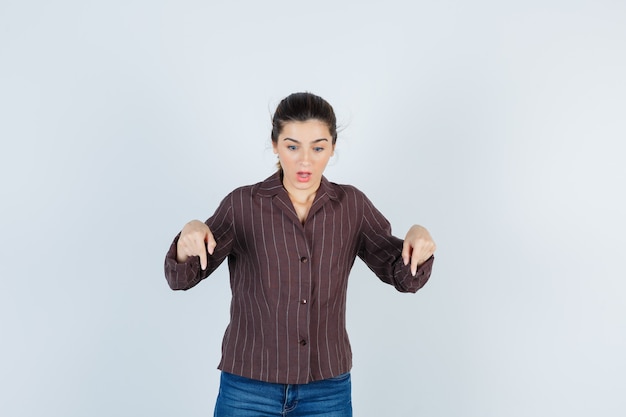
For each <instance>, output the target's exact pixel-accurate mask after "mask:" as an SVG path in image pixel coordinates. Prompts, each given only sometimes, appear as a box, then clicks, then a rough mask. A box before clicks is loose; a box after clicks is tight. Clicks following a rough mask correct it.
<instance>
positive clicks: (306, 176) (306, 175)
mask: <svg viewBox="0 0 626 417" xmlns="http://www.w3.org/2000/svg"><path fill="white" fill-rule="evenodd" d="M296 175H297V177H298V181H300V182H308V181H309V180H310V179H311V173H310V172H306V171H298V172H297V174H296Z"/></svg>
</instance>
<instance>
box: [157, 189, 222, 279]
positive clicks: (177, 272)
mask: <svg viewBox="0 0 626 417" xmlns="http://www.w3.org/2000/svg"><path fill="white" fill-rule="evenodd" d="M231 196H232V195H229V196H227V197H226V198H225V199H224V200H222V202H221V203H220V205H219V207H218V208H217V210H216V211H215V213H214V214H213V216H211V217H209V219H208V220H207V221H206V222H205V224H206V225H207V226H208V227H209V229H210V230H211V233H213V237H214V238H215V242H216V243H217V246H216V247H215V250H214V251H213V255H209V253H208V251H207V268H206V269H205V270H204V271H203V270H202V268H201V267H200V257H199V256H192V257H190V258H189V259H187V261H186V262H181V263H179V262H178V261H177V260H176V248H177V245H178V239H179V238H180V233H178V235H176V237H175V238H174V241H173V242H172V244H171V245H170V248H169V250H168V251H167V254H166V255H165V278H166V279H167V283H168V284H169V286H170V288H171V289H173V290H188V289H189V288H192V287H194V286H195V285H197V284H198V283H199V282H200V281H202V280H203V279H204V278H206V277H208V276H209V275H211V273H212V272H213V271H215V270H216V269H217V268H218V267H219V266H220V265H221V264H222V262H223V261H224V259H226V257H227V256H228V255H230V254H231V252H232V248H233V242H234V232H233V230H234V228H233V207H232V204H231V201H232V198H231ZM205 250H206V247H205Z"/></svg>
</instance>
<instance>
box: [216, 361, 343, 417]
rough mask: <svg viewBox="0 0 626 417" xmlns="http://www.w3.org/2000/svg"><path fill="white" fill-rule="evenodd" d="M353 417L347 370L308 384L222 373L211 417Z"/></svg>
mask: <svg viewBox="0 0 626 417" xmlns="http://www.w3.org/2000/svg"><path fill="white" fill-rule="evenodd" d="M304 416H324V417H352V384H351V382H350V373H346V374H343V375H339V376H338V377H335V378H330V379H325V380H323V381H314V382H310V383H308V384H273V383H269V382H263V381H256V380H254V379H248V378H244V377H241V376H237V375H233V374H229V373H227V372H222V376H221V380H220V392H219V395H218V396H217V402H216V404H215V414H214V417H304Z"/></svg>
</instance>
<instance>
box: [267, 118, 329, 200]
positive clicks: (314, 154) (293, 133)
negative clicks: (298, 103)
mask: <svg viewBox="0 0 626 417" xmlns="http://www.w3.org/2000/svg"><path fill="white" fill-rule="evenodd" d="M272 144H273V147H274V153H275V154H278V159H279V161H280V165H281V166H282V168H283V185H284V186H285V188H286V189H287V191H289V192H290V193H292V194H293V193H302V192H303V191H304V192H306V191H308V192H315V191H317V188H318V187H319V185H320V182H321V181H322V174H323V173H324V169H325V168H326V165H327V164H328V160H329V159H330V157H331V156H333V153H334V151H335V145H334V144H333V139H332V136H331V135H330V131H329V129H328V126H327V125H326V123H324V122H321V121H319V120H316V119H311V120H307V121H305V122H288V123H285V125H284V126H283V130H282V131H281V132H280V135H279V136H278V140H277V141H276V143H274V142H272Z"/></svg>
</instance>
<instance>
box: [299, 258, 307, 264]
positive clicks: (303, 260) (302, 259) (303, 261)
mask: <svg viewBox="0 0 626 417" xmlns="http://www.w3.org/2000/svg"><path fill="white" fill-rule="evenodd" d="M300 262H302V263H303V264H305V263H307V262H309V258H307V257H306V256H303V257H302V258H300Z"/></svg>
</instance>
